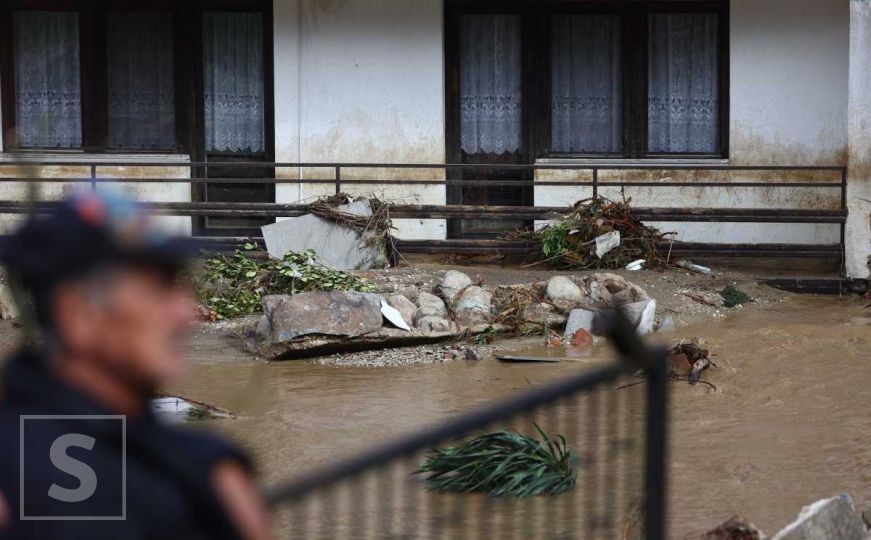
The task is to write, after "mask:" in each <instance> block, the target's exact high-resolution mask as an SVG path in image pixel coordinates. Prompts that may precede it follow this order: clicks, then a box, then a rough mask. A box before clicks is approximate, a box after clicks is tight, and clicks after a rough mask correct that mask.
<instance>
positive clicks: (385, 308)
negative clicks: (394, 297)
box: [381, 298, 411, 332]
mask: <svg viewBox="0 0 871 540" xmlns="http://www.w3.org/2000/svg"><path fill="white" fill-rule="evenodd" d="M381 315H383V316H384V318H385V319H386V320H387V321H388V322H389V323H390V324H392V325H393V326H395V327H397V328H399V329H400V330H405V331H409V332H410V331H411V328H410V327H409V326H408V323H406V322H405V320H403V318H402V313H400V312H399V310H398V309H396V308H395V307H393V306H391V305H390V304H388V303H387V300H384V299H383V298H382V299H381Z"/></svg>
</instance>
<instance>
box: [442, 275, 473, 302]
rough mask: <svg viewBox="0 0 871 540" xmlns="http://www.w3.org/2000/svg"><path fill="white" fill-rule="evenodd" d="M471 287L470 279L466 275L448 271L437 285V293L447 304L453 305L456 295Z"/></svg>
mask: <svg viewBox="0 0 871 540" xmlns="http://www.w3.org/2000/svg"><path fill="white" fill-rule="evenodd" d="M471 285H472V279H471V278H470V277H469V276H467V275H466V274H464V273H462V272H457V271H456V270H448V271H447V272H445V275H444V277H442V280H441V283H439V291H440V292H441V293H442V297H443V298H444V299H445V301H446V302H447V303H449V304H453V303H454V302H455V301H456V299H457V298H456V297H457V294H458V293H459V292H460V291H462V290H463V289H465V288H466V287H469V286H471Z"/></svg>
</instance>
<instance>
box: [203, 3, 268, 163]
mask: <svg viewBox="0 0 871 540" xmlns="http://www.w3.org/2000/svg"><path fill="white" fill-rule="evenodd" d="M203 56H204V62H203V63H204V72H205V73H204V87H205V88H204V93H205V130H206V150H209V151H218V152H263V151H264V150H265V148H266V145H265V143H264V131H263V130H264V128H263V124H264V123H263V118H264V110H263V101H264V98H263V92H264V90H263V85H264V81H263V21H262V17H261V15H260V14H259V13H206V14H205V15H204V16H203Z"/></svg>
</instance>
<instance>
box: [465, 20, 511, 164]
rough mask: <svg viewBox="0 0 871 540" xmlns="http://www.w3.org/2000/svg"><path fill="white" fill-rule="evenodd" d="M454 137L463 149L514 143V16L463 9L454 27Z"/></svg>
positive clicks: (488, 149)
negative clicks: (457, 108)
mask: <svg viewBox="0 0 871 540" xmlns="http://www.w3.org/2000/svg"><path fill="white" fill-rule="evenodd" d="M460 44H461V49H460V143H461V147H462V149H463V150H464V151H465V152H466V153H468V154H478V153H487V154H502V153H505V152H516V151H518V150H519V149H520V132H521V129H520V122H521V109H520V99H521V96H520V17H519V16H517V15H465V16H463V19H462V22H461V29H460Z"/></svg>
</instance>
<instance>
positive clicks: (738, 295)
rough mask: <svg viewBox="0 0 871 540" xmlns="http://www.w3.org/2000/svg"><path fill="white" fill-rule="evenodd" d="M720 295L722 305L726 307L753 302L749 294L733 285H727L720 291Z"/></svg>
mask: <svg viewBox="0 0 871 540" xmlns="http://www.w3.org/2000/svg"><path fill="white" fill-rule="evenodd" d="M720 296H722V297H723V306H725V307H727V308H731V307H735V306H740V305H741V304H747V303H750V302H753V298H751V297H750V295H749V294H747V293H745V292H744V291H742V290H741V289H739V288H738V287H735V286H734V285H729V286H727V287H726V288H725V289H723V290H722V291H720Z"/></svg>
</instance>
